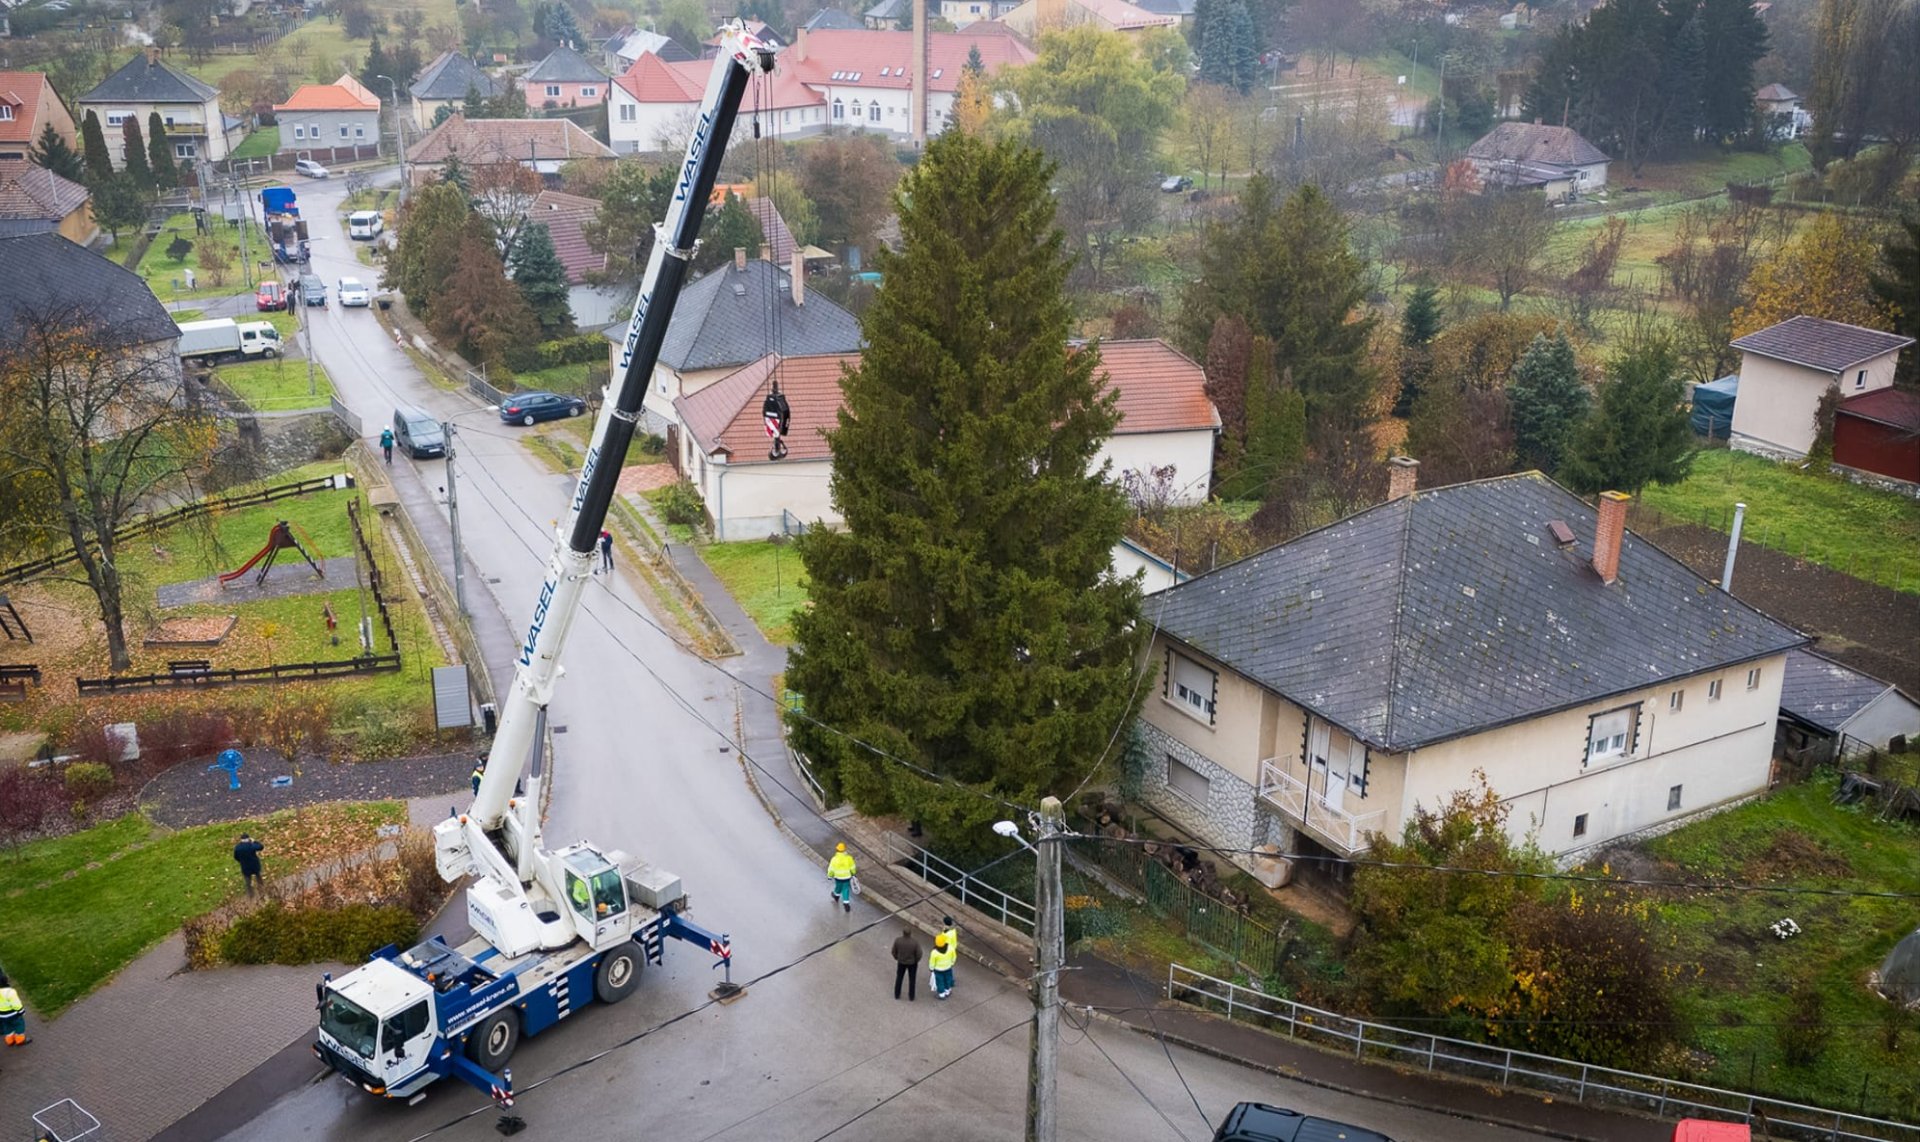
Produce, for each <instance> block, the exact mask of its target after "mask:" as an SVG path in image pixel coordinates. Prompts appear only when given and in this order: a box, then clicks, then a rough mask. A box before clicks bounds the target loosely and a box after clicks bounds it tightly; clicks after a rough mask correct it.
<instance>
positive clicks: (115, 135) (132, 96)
mask: <svg viewBox="0 0 1920 1142" xmlns="http://www.w3.org/2000/svg"><path fill="white" fill-rule="evenodd" d="M74 105H75V111H76V113H77V115H78V117H79V118H81V119H85V118H86V114H87V112H89V111H91V112H93V113H94V114H95V115H97V116H99V118H100V132H101V134H102V135H103V136H104V137H105V138H106V142H107V154H108V156H109V157H110V158H112V160H113V169H115V170H124V169H125V168H126V165H127V154H126V133H125V130H124V127H125V124H126V123H127V121H128V120H133V121H136V122H138V123H139V124H140V134H141V137H142V138H145V137H146V131H147V122H148V116H149V115H151V114H153V113H154V112H156V111H157V112H159V113H160V120H161V122H163V123H165V124H166V125H167V138H169V139H171V140H172V141H173V160H174V162H175V163H176V164H177V165H180V166H186V167H191V166H193V165H194V164H195V163H197V162H199V161H200V160H201V159H205V160H207V161H208V162H216V163H217V162H219V161H220V160H222V159H224V158H226V157H227V154H228V152H229V151H231V150H232V149H233V136H234V135H235V133H237V132H238V130H239V128H240V126H241V124H240V122H239V121H238V120H233V119H229V118H228V117H227V116H225V115H223V114H221V112H220V91H219V89H218V88H215V87H211V86H209V85H207V84H205V83H202V82H201V81H199V80H198V79H195V78H194V77H193V76H191V75H188V74H187V73H186V72H184V71H181V70H179V69H178V68H176V67H174V66H173V65H172V64H169V63H167V62H166V61H165V60H163V59H161V58H160V53H159V51H158V50H156V49H153V48H148V49H147V50H146V51H144V52H142V53H141V54H139V55H137V56H134V57H133V58H132V59H130V60H128V61H127V63H126V66H124V67H122V68H121V69H120V70H119V71H116V72H114V73H113V74H112V75H110V76H108V77H107V78H105V79H103V80H101V81H100V85H99V86H98V87H95V88H94V89H93V90H92V91H89V92H87V93H86V94H85V95H82V96H81V97H80V98H79V99H76V100H74Z"/></svg>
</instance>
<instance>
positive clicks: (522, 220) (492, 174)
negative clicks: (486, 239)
mask: <svg viewBox="0 0 1920 1142" xmlns="http://www.w3.org/2000/svg"><path fill="white" fill-rule="evenodd" d="M467 169H468V175H467V189H468V193H469V194H470V195H471V196H472V206H473V212H474V213H475V214H477V215H479V216H480V218H481V219H482V220H484V221H485V222H486V224H487V228H488V229H489V230H491V231H492V232H493V248H494V251H495V252H496V253H498V254H499V255H500V257H502V258H505V257H507V256H508V255H509V254H510V253H512V252H513V247H514V243H515V242H517V241H518V240H519V238H520V229H521V227H523V226H525V225H526V224H527V216H528V215H529V214H531V213H532V212H533V200H534V199H536V198H538V197H540V191H541V190H542V189H543V184H542V183H541V181H540V176H539V175H538V174H536V173H534V171H533V170H532V169H531V168H530V167H527V166H526V165H524V164H522V163H517V162H495V163H474V164H471V165H470V166H469V167H468V168H467Z"/></svg>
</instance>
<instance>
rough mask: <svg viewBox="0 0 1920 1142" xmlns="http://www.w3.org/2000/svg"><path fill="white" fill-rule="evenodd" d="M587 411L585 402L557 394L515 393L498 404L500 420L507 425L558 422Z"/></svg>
mask: <svg viewBox="0 0 1920 1142" xmlns="http://www.w3.org/2000/svg"><path fill="white" fill-rule="evenodd" d="M585 411H587V402H586V401H583V400H581V399H580V398H579V397H563V396H561V395H560V394H559V393H515V394H513V395H512V396H510V397H508V398H507V399H506V400H504V401H502V402H500V419H501V420H503V421H505V422H507V423H508V424H514V423H519V424H532V423H533V422H534V421H536V420H559V419H560V418H561V417H563V416H579V415H580V414H581V413H583V412H585Z"/></svg>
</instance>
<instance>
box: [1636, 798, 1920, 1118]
mask: <svg viewBox="0 0 1920 1142" xmlns="http://www.w3.org/2000/svg"><path fill="white" fill-rule="evenodd" d="M1836 784H1837V779H1836V778H1835V777H1833V776H1832V775H1830V774H1829V775H1822V776H1821V777H1819V778H1817V779H1815V780H1813V781H1811V782H1808V783H1806V784H1803V785H1796V786H1789V787H1787V788H1784V789H1782V790H1780V791H1779V792H1777V793H1775V794H1773V795H1772V796H1770V797H1768V798H1766V799H1765V800H1762V801H1757V802H1753V803H1750V804H1747V805H1743V806H1741V807H1740V808H1737V809H1734V810H1731V811H1729V812H1727V813H1723V814H1721V815H1719V816H1717V817H1713V818H1710V819H1708V820H1705V821H1700V822H1697V823H1695V824H1692V825H1688V826H1686V827H1684V828H1682V829H1679V830H1677V831H1675V832H1673V833H1671V834H1668V835H1667V836H1665V837H1661V838H1659V839H1657V840H1654V841H1651V842H1648V844H1647V845H1646V846H1645V847H1646V848H1647V849H1648V850H1649V851H1651V852H1652V853H1653V855H1654V856H1656V857H1658V858H1660V859H1661V860H1663V861H1664V862H1667V863H1666V866H1665V867H1663V868H1662V869H1661V870H1660V872H1659V873H1657V874H1654V875H1656V876H1657V877H1658V878H1661V879H1675V878H1680V877H1685V878H1686V879H1690V880H1721V879H1724V880H1730V881H1738V882H1743V883H1755V882H1773V883H1779V884H1782V885H1793V886H1798V887H1831V888H1843V889H1854V890H1861V891H1879V892H1892V893H1907V894H1912V893H1920V830H1916V829H1915V827H1914V826H1912V825H1910V824H1905V823H1900V822H1886V821H1881V820H1878V819H1876V817H1875V815H1874V811H1873V810H1872V809H1871V808H1863V807H1859V806H1835V805H1834V804H1833V803H1832V797H1833V792H1834V789H1835V786H1836ZM1655 915H1656V917H1657V920H1656V936H1657V939H1658V940H1659V942H1660V945H1661V949H1662V955H1663V956H1664V958H1665V959H1666V961H1667V963H1668V964H1669V965H1672V970H1673V972H1674V982H1675V985H1676V988H1677V991H1678V993H1679V995H1680V997H1681V1003H1680V1011H1679V1015H1680V1018H1681V1019H1682V1020H1683V1021H1684V1022H1685V1024H1686V1032H1685V1035H1684V1038H1686V1039H1688V1040H1690V1045H1691V1046H1693V1047H1695V1048H1697V1049H1699V1050H1700V1051H1703V1052H1705V1055H1704V1056H1703V1058H1704V1057H1710V1058H1711V1059H1712V1060H1713V1062H1712V1065H1711V1066H1710V1068H1709V1069H1708V1073H1707V1074H1705V1075H1704V1076H1702V1079H1701V1081H1704V1082H1706V1083H1708V1084H1710V1085H1713V1086H1720V1087H1730V1088H1732V1089H1736V1090H1745V1089H1752V1090H1755V1091H1757V1092H1760V1093H1764V1094H1771V1095H1774V1096H1776V1097H1784V1098H1789V1099H1795V1100H1805V1101H1808V1102H1813V1103H1816V1104H1819V1105H1823V1106H1835V1107H1840V1108H1843V1109H1846V1110H1849V1111H1853V1110H1864V1112H1865V1113H1867V1114H1870V1115H1880V1116H1899V1117H1903V1118H1907V1119H1908V1120H1911V1115H1912V1114H1913V1112H1914V1111H1915V1109H1920V1108H1916V1107H1915V1106H1914V1105H1913V1099H1914V1097H1915V1094H1916V1088H1915V1086H1914V1084H1913V1074H1914V1067H1915V1064H1916V1062H1920V1029H1917V1028H1916V1027H1915V1024H1914V1021H1913V1019H1912V1017H1910V1016H1909V1017H1908V1020H1907V1023H1906V1035H1905V1038H1904V1040H1903V1042H1902V1044H1901V1047H1900V1049H1899V1050H1897V1051H1888V1050H1887V1049H1886V1048H1885V1046H1884V1044H1883V1042H1882V1029H1881V1028H1882V1020H1883V1017H1884V1016H1885V1015H1886V1014H1887V1011H1888V1004H1887V1003H1885V1002H1884V1001H1883V1000H1880V999H1879V998H1877V997H1875V996H1874V995H1872V994H1871V993H1870V992H1869V991H1868V990H1867V988H1866V986H1865V984H1866V977H1867V973H1868V972H1869V971H1871V970H1872V969H1874V968H1876V967H1878V966H1879V964H1880V961H1881V959H1882V958H1883V957H1884V956H1885V955H1886V954H1887V951H1888V950H1889V949H1890V948H1892V947H1893V945H1894V944H1895V943H1896V942H1898V941H1899V939H1900V938H1901V937H1902V936H1905V935H1906V934H1907V933H1908V932H1910V931H1912V930H1913V927H1914V908H1913V901H1912V900H1911V899H1904V900H1903V899H1872V898H1866V897H1844V896H1834V897H1822V896H1791V897H1790V896H1772V895H1767V894H1765V893H1750V892H1738V893H1735V892H1726V893H1701V894H1698V895H1694V896H1687V897H1670V898H1668V899H1666V900H1664V901H1661V902H1659V903H1658V904H1656V905H1655ZM1782 917H1791V918H1792V919H1793V920H1794V922H1795V923H1797V924H1798V925H1799V926H1800V929H1801V934H1800V935H1798V936H1796V937H1793V938H1791V939H1788V940H1781V939H1779V938H1777V937H1776V936H1774V935H1773V934H1772V933H1771V932H1770V931H1769V930H1768V929H1769V926H1770V925H1772V924H1773V923H1774V922H1775V921H1777V920H1779V919H1781V918H1782ZM1801 979H1812V980H1814V981H1816V982H1817V984H1818V986H1819V990H1820V992H1821V994H1822V995H1823V997H1824V999H1825V1007H1826V1020H1827V1022H1828V1024H1829V1026H1830V1027H1831V1029H1832V1038H1831V1039H1830V1041H1829V1042H1828V1045H1827V1047H1826V1049H1825V1051H1824V1052H1823V1054H1822V1056H1821V1057H1820V1058H1819V1060H1818V1061H1817V1062H1815V1063H1813V1064H1812V1065H1809V1066H1803V1067H1795V1066H1790V1065H1788V1064H1787V1063H1786V1062H1784V1061H1783V1059H1782V1057H1781V1054H1780V1050H1779V1047H1778V1044H1777V1034H1776V1028H1775V1026H1774V1025H1775V1024H1777V1023H1780V1022H1782V1021H1783V1020H1784V1019H1785V1018H1786V1015H1787V1002H1786V995H1787V993H1788V992H1789V991H1790V990H1791V989H1792V987H1793V985H1794V983H1795V981H1797V980H1801ZM1863 1084H1864V1085H1863ZM1863 1093H1864V1095H1865V1097H1864V1103H1865V1105H1864V1107H1863V1106H1861V1105H1860V1104H1861V1102H1862V1101H1863V1100H1862V1095H1863Z"/></svg>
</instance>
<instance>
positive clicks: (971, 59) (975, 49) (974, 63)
mask: <svg viewBox="0 0 1920 1142" xmlns="http://www.w3.org/2000/svg"><path fill="white" fill-rule="evenodd" d="M967 70H968V71H970V72H972V73H973V74H974V75H975V76H976V77H977V76H983V75H985V74H987V61H986V60H984V59H982V58H980V45H979V44H968V45H967Z"/></svg>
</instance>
